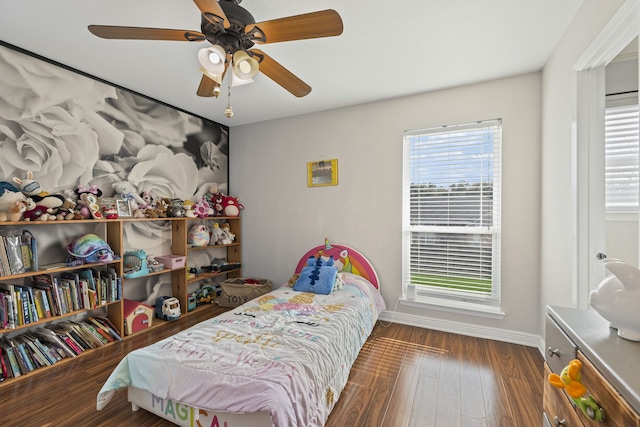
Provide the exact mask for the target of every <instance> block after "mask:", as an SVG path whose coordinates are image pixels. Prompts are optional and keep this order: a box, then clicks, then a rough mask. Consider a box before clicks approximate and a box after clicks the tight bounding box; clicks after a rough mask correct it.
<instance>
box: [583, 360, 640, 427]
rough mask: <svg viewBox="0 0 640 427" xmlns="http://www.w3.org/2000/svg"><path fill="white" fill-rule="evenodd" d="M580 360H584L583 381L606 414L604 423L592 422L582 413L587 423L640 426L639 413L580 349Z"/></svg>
mask: <svg viewBox="0 0 640 427" xmlns="http://www.w3.org/2000/svg"><path fill="white" fill-rule="evenodd" d="M578 360H580V361H581V362H582V369H581V371H580V372H581V373H582V383H583V384H584V386H585V387H586V388H587V391H588V392H589V394H591V395H592V396H593V397H594V398H595V399H596V401H597V402H598V405H599V406H600V407H601V408H602V409H603V410H604V416H605V420H604V422H603V423H596V422H591V421H590V420H588V419H587V417H586V416H584V414H581V415H582V417H583V419H584V420H585V424H586V425H588V426H591V425H593V426H596V425H598V426H603V427H604V426H606V427H640V417H639V416H638V414H637V413H636V412H635V411H634V410H633V409H632V408H631V407H630V406H629V404H627V402H626V401H625V400H624V399H623V398H622V397H621V396H620V395H619V394H618V392H616V391H615V390H614V388H613V387H612V386H611V384H609V382H608V381H607V380H606V379H605V378H604V377H603V376H602V374H600V372H599V371H598V370H597V369H596V368H595V367H594V366H593V365H592V364H591V362H589V360H588V359H587V358H586V357H585V356H584V354H582V352H580V351H578Z"/></svg>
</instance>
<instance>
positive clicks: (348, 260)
mask: <svg viewBox="0 0 640 427" xmlns="http://www.w3.org/2000/svg"><path fill="white" fill-rule="evenodd" d="M309 257H315V258H318V257H322V258H325V259H329V257H333V260H334V262H335V264H334V265H335V266H336V267H338V270H339V271H344V272H348V273H353V274H357V275H359V276H362V277H364V278H365V279H367V280H368V281H369V282H371V284H373V286H375V287H376V288H377V289H380V281H379V280H378V274H377V273H376V271H375V270H374V269H373V266H372V265H371V263H370V262H369V260H367V259H366V258H365V257H364V255H362V254H361V253H360V252H358V251H357V250H355V249H353V248H352V247H349V246H345V245H337V244H335V243H329V240H326V239H325V243H324V245H320V246H316V247H315V248H312V249H309V251H307V253H305V254H304V255H303V256H302V258H300V261H299V262H298V265H297V266H296V271H295V272H296V274H300V271H302V267H304V266H305V265H306V264H307V260H308V259H309Z"/></svg>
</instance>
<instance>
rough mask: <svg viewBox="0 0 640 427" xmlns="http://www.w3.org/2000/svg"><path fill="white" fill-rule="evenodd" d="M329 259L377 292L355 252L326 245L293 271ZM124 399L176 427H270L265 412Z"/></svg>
mask: <svg viewBox="0 0 640 427" xmlns="http://www.w3.org/2000/svg"><path fill="white" fill-rule="evenodd" d="M312 256H313V257H323V258H326V259H328V258H329V257H333V259H334V262H335V265H336V267H338V269H339V270H340V271H346V272H350V273H354V274H357V275H360V276H362V277H364V278H365V279H367V280H368V281H369V282H371V283H372V284H373V285H374V286H375V287H376V289H378V290H379V289H380V281H379V280H378V275H377V274H376V271H375V270H374V269H373V266H372V265H371V263H370V262H369V261H368V260H367V259H366V258H365V257H364V256H363V255H362V254H361V253H359V252H358V251H356V250H355V249H353V248H351V247H349V246H344V245H336V244H330V243H329V241H328V240H325V244H324V245H321V246H316V247H314V248H312V249H310V250H309V251H307V252H306V253H305V254H304V255H303V256H302V258H300V261H299V262H298V265H297V267H296V269H295V272H296V273H300V271H301V270H302V267H304V266H305V265H306V263H307V260H308V259H309V257H312ZM127 399H128V400H129V402H131V409H132V410H133V411H137V410H139V409H140V408H143V409H145V410H147V411H149V412H151V413H153V414H155V415H157V416H159V417H161V418H164V419H166V420H168V421H170V422H172V423H174V424H176V425H179V426H184V427H273V423H272V422H271V416H270V415H269V414H268V413H267V412H252V413H243V414H238V413H231V412H220V411H213V410H211V409H207V408H194V407H192V406H189V405H185V404H183V403H179V402H174V401H172V400H170V399H162V398H159V397H157V396H155V395H153V394H152V393H149V392H147V391H145V390H141V389H139V388H136V387H129V388H128V392H127Z"/></svg>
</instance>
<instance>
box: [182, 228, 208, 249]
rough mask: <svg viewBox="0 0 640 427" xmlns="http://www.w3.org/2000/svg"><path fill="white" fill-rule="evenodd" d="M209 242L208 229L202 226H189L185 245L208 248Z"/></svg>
mask: <svg viewBox="0 0 640 427" xmlns="http://www.w3.org/2000/svg"><path fill="white" fill-rule="evenodd" d="M210 241H211V234H210V232H209V227H207V226H206V225H204V224H196V225H193V226H191V228H190V229H189V233H187V243H188V244H190V245H193V246H208V245H209V242H210Z"/></svg>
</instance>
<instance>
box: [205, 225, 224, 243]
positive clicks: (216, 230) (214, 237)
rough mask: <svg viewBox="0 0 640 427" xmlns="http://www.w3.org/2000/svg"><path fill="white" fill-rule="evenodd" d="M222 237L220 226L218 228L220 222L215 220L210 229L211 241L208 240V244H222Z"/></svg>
mask: <svg viewBox="0 0 640 427" xmlns="http://www.w3.org/2000/svg"><path fill="white" fill-rule="evenodd" d="M223 238H224V232H223V231H222V228H220V224H218V223H217V222H215V223H214V224H213V228H212V229H211V241H210V242H209V245H211V246H213V245H221V244H223V243H222V239H223Z"/></svg>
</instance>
